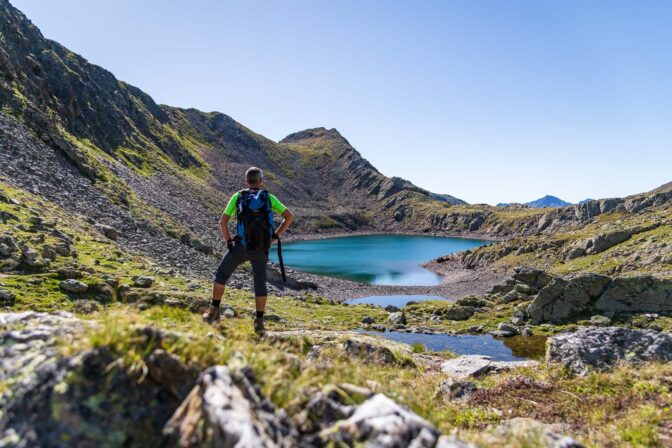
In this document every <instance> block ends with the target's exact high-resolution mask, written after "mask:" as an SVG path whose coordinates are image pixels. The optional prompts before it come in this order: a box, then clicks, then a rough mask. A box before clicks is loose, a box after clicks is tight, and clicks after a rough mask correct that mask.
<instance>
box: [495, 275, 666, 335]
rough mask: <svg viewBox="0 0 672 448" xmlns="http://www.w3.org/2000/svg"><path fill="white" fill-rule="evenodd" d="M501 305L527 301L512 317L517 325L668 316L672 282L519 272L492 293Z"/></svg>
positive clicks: (625, 277) (643, 277) (650, 277)
mask: <svg viewBox="0 0 672 448" xmlns="http://www.w3.org/2000/svg"><path fill="white" fill-rule="evenodd" d="M492 293H493V294H500V295H501V294H503V296H502V297H501V299H500V300H501V301H502V302H503V303H509V302H512V301H514V300H519V301H531V302H530V304H529V305H528V306H527V307H526V308H525V310H524V312H522V311H519V312H518V315H517V316H515V318H516V322H517V324H519V325H520V324H523V323H524V321H525V319H529V320H530V322H531V323H532V324H535V325H536V324H540V323H543V322H562V321H567V320H571V319H578V318H590V317H591V316H593V315H596V314H597V315H599V314H606V315H607V316H613V314H615V313H670V312H672V279H666V278H658V277H655V276H651V275H639V276H619V277H610V276H606V275H600V274H593V273H585V274H579V275H575V276H571V277H559V276H553V275H549V274H548V273H546V272H544V271H542V270H539V269H529V268H519V269H517V270H516V272H515V273H514V274H513V276H512V277H511V278H510V279H509V280H507V281H506V282H505V283H503V284H501V285H497V286H495V287H494V288H493V290H492Z"/></svg>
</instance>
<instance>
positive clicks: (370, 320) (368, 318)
mask: <svg viewBox="0 0 672 448" xmlns="http://www.w3.org/2000/svg"><path fill="white" fill-rule="evenodd" d="M374 322H375V319H374V318H373V317H371V316H365V317H364V318H363V319H362V323H363V324H366V325H370V324H372V323H374Z"/></svg>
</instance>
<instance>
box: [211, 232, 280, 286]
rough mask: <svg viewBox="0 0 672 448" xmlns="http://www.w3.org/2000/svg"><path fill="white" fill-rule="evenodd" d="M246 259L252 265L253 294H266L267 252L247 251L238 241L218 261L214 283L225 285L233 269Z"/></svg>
mask: <svg viewBox="0 0 672 448" xmlns="http://www.w3.org/2000/svg"><path fill="white" fill-rule="evenodd" d="M246 261H249V262H250V264H251V265H252V274H253V275H254V295H255V296H257V297H259V296H266V295H268V288H267V287H266V264H267V263H268V252H247V251H246V250H245V248H243V246H242V245H241V244H240V243H239V242H235V243H234V246H233V249H231V250H229V251H227V252H226V254H225V255H224V258H222V261H220V262H219V266H218V267H217V271H216V272H215V279H214V281H215V283H219V284H220V285H226V282H227V281H228V280H229V278H230V277H231V274H233V271H235V270H236V268H237V267H238V266H240V265H241V264H243V263H245V262H246Z"/></svg>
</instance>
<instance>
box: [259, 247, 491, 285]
mask: <svg viewBox="0 0 672 448" xmlns="http://www.w3.org/2000/svg"><path fill="white" fill-rule="evenodd" d="M486 243H487V241H481V240H471V239H463V238H443V237H433V236H408V235H360V236H346V237H339V238H327V239H320V240H307V241H297V242H291V243H286V244H283V245H282V250H283V259H284V262H285V265H287V266H289V267H292V268H294V269H297V270H300V271H305V272H310V273H313V274H319V275H328V276H331V277H339V278H344V279H347V280H354V281H358V282H366V283H372V284H375V285H395V286H433V285H438V284H439V283H441V277H440V276H439V275H437V274H436V273H434V272H432V271H429V270H427V269H424V268H421V267H420V264H421V263H423V262H425V261H429V260H431V259H433V258H436V257H439V256H441V255H446V254H449V253H453V252H459V251H463V250H467V249H471V248H474V247H478V246H481V245H483V244H486ZM271 259H272V260H273V261H275V262H277V254H276V252H275V251H273V250H272V251H271Z"/></svg>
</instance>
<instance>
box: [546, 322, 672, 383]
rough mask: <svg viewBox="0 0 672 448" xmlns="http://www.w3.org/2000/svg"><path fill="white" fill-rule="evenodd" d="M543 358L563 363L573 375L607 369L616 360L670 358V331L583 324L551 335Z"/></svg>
mask: <svg viewBox="0 0 672 448" xmlns="http://www.w3.org/2000/svg"><path fill="white" fill-rule="evenodd" d="M546 359H547V361H549V362H558V363H561V364H563V365H564V366H565V367H567V368H568V369H569V370H570V371H571V372H572V373H574V374H577V375H585V374H587V373H588V372H590V371H591V370H608V369H609V368H611V367H613V366H614V365H615V364H616V363H626V364H638V363H640V362H647V361H671V360H672V335H671V334H669V333H664V332H656V331H653V330H629V329H627V328H619V327H601V328H600V327H593V328H584V329H582V330H579V331H577V332H574V333H568V334H560V335H557V336H553V337H552V338H551V339H550V340H549V342H548V349H547V352H546Z"/></svg>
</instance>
